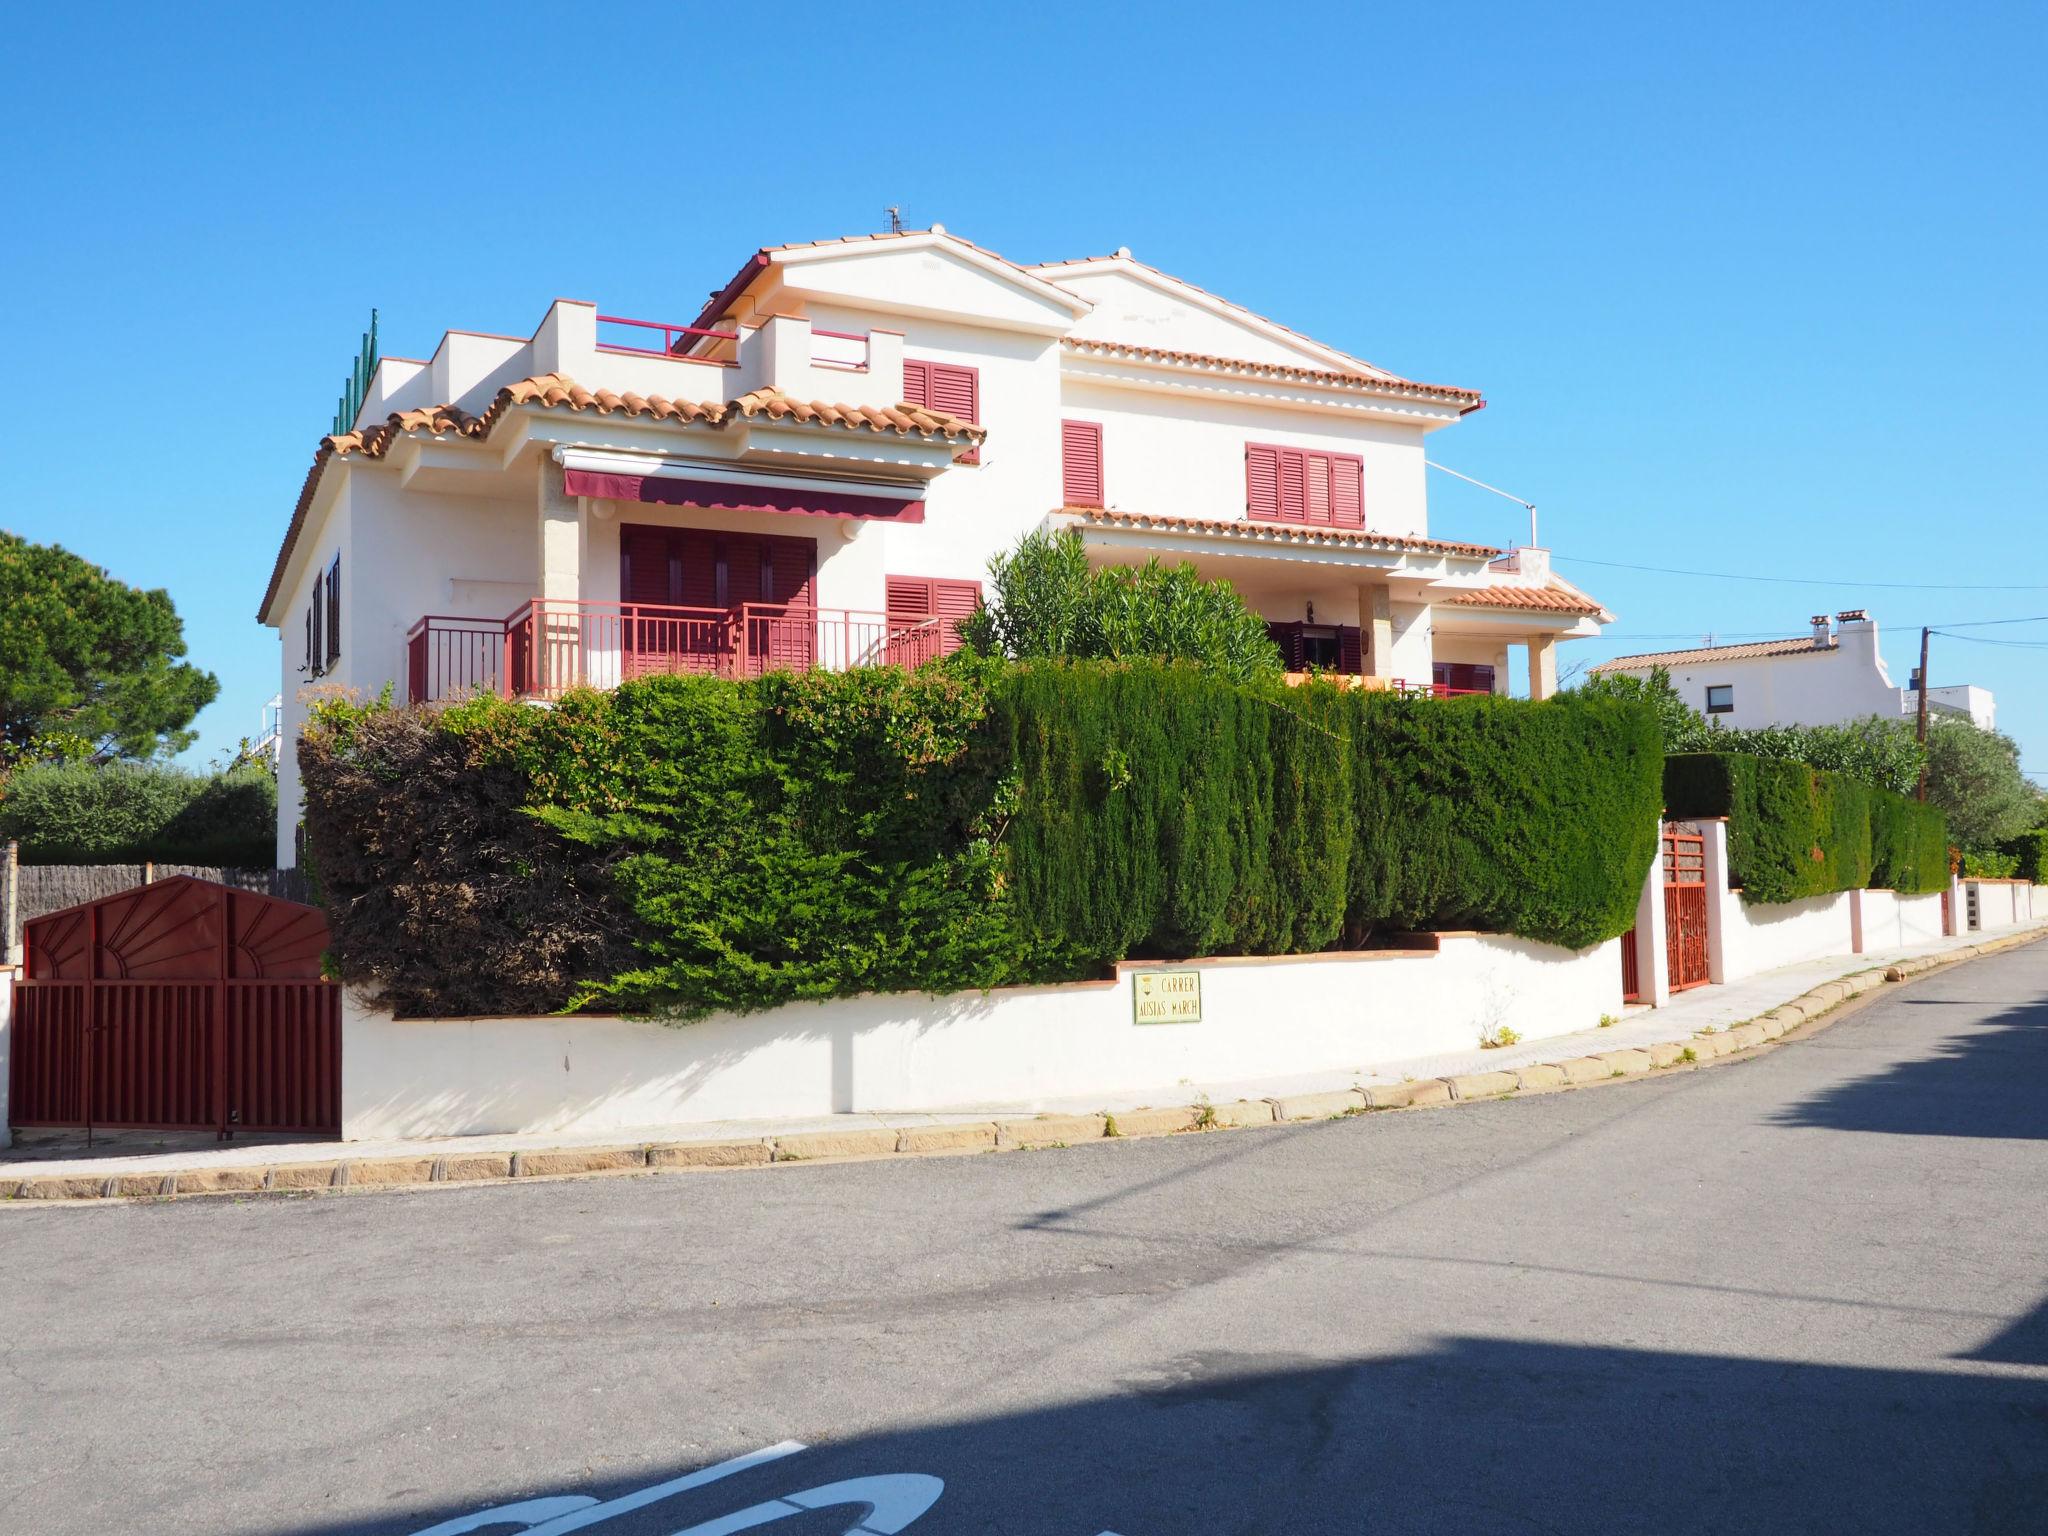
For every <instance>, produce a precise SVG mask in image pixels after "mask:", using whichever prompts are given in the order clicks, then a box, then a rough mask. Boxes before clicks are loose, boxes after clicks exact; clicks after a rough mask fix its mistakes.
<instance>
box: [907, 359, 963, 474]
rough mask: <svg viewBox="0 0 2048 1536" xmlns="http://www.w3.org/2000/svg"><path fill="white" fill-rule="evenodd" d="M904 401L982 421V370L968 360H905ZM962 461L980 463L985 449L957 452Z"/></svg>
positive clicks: (931, 409)
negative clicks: (945, 361) (938, 361)
mask: <svg viewBox="0 0 2048 1536" xmlns="http://www.w3.org/2000/svg"><path fill="white" fill-rule="evenodd" d="M903 403H904V404H905V405H921V406H923V407H924V408H925V409H926V410H928V411H944V412H945V413H946V414H947V415H948V416H957V417H959V418H960V419H961V420H962V421H965V422H970V423H972V424H973V425H975V426H977V427H978V426H980V425H981V370H980V369H978V368H970V367H968V366H967V365H966V364H964V363H928V362H923V361H921V360H919V359H917V358H905V359H904V361H903ZM957 462H959V463H961V464H979V463H980V462H981V450H980V449H979V448H969V449H967V450H966V451H965V452H963V453H961V454H959V455H957Z"/></svg>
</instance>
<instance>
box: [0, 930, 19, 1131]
mask: <svg viewBox="0 0 2048 1536" xmlns="http://www.w3.org/2000/svg"><path fill="white" fill-rule="evenodd" d="M15 975H16V972H15V969H14V967H13V966H11V965H0V1147H5V1146H7V1145H8V1144H9V1142H10V1141H11V1140H12V1135H11V1133H10V1132H9V1131H8V1129H7V1108H8V1105H7V1081H8V1076H9V1070H10V1062H11V1059H12V1052H13V1047H14V978H15Z"/></svg>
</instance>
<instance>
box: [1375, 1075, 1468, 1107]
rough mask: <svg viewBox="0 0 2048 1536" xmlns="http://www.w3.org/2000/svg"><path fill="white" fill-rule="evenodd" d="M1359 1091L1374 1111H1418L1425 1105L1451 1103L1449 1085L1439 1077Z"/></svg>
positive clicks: (1377, 1086) (1387, 1084)
mask: <svg viewBox="0 0 2048 1536" xmlns="http://www.w3.org/2000/svg"><path fill="white" fill-rule="evenodd" d="M1360 1091H1361V1092H1363V1093H1364V1094H1365V1102H1366V1103H1367V1104H1368V1105H1370V1106H1371V1107H1372V1108H1374V1109H1411V1108H1413V1109H1419V1108H1421V1107H1422V1106H1423V1105H1425V1104H1448V1103H1450V1102H1451V1085H1450V1084H1449V1083H1447V1082H1445V1081H1444V1080H1443V1079H1442V1078H1440V1077H1425V1078H1422V1079H1420V1080H1419V1081H1417V1082H1412V1083H1375V1084H1373V1085H1372V1086H1371V1087H1370V1088H1365V1089H1362V1090H1360Z"/></svg>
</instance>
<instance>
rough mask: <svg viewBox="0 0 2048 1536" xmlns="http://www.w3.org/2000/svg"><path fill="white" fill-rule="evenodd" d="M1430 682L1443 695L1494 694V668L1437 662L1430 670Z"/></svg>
mask: <svg viewBox="0 0 2048 1536" xmlns="http://www.w3.org/2000/svg"><path fill="white" fill-rule="evenodd" d="M1429 680H1430V681H1431V682H1432V683H1434V684H1435V685H1436V691H1437V692H1438V693H1441V694H1453V695H1455V694H1465V693H1491V692H1493V668H1492V667H1490V666H1487V665H1485V664H1484V663H1481V662H1465V661H1439V662H1435V663H1433V664H1432V665H1431V667H1430V669H1429Z"/></svg>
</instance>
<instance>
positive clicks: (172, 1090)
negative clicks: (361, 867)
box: [8, 876, 341, 1135]
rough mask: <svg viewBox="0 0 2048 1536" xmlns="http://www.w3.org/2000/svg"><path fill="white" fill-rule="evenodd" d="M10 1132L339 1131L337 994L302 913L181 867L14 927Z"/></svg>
mask: <svg viewBox="0 0 2048 1536" xmlns="http://www.w3.org/2000/svg"><path fill="white" fill-rule="evenodd" d="M25 938H26V940H27V955H26V965H25V968H24V970H25V975H24V979H23V980H21V981H19V982H17V983H16V986H15V993H14V1006H15V1024H14V1037H15V1038H14V1042H13V1047H12V1050H11V1051H10V1055H9V1064H8V1103H9V1109H10V1115H9V1118H10V1120H11V1121H12V1123H13V1124H15V1125H18V1126H65V1127H73V1126H75V1127H83V1128H85V1129H88V1130H90V1129H91V1128H93V1127H95V1126H105V1127H134V1128H139V1129H149V1130H211V1131H215V1132H217V1133H219V1134H222V1135H228V1134H232V1133H233V1132H234V1131H237V1130H266V1131H302V1132H308V1133H312V1134H316V1135H338V1134H339V1133H340V1130H341V992H340V988H339V987H337V986H336V985H335V984H334V983H333V982H330V981H324V980H322V979H321V977H320V956H321V952H322V951H323V950H325V949H326V947H327V920H326V918H324V917H323V916H321V914H320V912H319V911H318V910H317V909H315V908H312V907H306V906H301V905H299V904H298V903H296V902H290V901H280V900H278V899H277V898H275V897H271V896H263V895H258V894H256V893H254V892H250V891H237V890H231V889H229V888H228V887H226V886H221V885H214V884H211V883H210V882H207V881H203V880H194V879H190V878H188V877H183V876H180V877H178V878H176V879H172V880H166V881H162V882H160V883H158V884H155V885H146V886H140V887H137V888H136V889H134V890H131V891H124V892H122V893H121V894H119V895H117V896H110V897H106V898H104V899H102V900H100V901H96V902H89V903H87V904H86V905H84V906H80V907H71V908H67V909H66V910H65V911H62V912H53V913H51V914H49V915H48V916H47V917H40V918H37V919H35V920H34V921H32V922H30V923H29V924H27V932H26V934H25Z"/></svg>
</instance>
